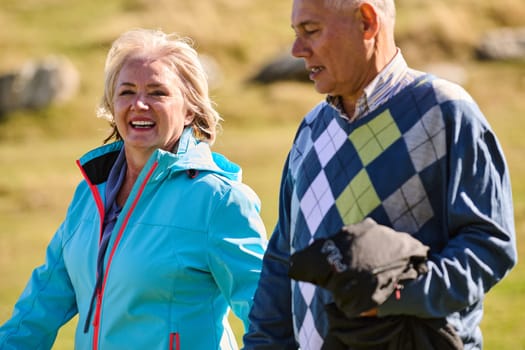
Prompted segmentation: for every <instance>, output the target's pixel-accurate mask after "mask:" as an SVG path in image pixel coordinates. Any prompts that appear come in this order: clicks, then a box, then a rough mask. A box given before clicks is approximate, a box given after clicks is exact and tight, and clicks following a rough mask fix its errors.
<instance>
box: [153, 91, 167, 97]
mask: <svg viewBox="0 0 525 350" xmlns="http://www.w3.org/2000/svg"><path fill="white" fill-rule="evenodd" d="M151 95H153V96H168V94H167V93H166V92H165V91H162V90H154V91H152V92H151Z"/></svg>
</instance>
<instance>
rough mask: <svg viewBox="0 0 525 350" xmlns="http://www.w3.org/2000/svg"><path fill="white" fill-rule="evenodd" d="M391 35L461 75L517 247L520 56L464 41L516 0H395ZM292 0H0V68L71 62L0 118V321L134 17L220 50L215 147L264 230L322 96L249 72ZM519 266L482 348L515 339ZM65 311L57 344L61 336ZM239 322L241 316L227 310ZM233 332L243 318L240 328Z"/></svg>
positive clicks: (45, 234)
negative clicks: (57, 92) (501, 178)
mask: <svg viewBox="0 0 525 350" xmlns="http://www.w3.org/2000/svg"><path fill="white" fill-rule="evenodd" d="M397 3H398V8H399V10H398V12H399V15H398V33H397V35H398V40H399V45H400V47H401V48H402V50H403V52H404V54H405V56H406V58H407V59H408V61H409V62H410V63H411V64H412V65H413V66H414V67H415V68H421V69H424V68H425V67H426V66H427V64H428V63H432V62H448V63H454V64H458V65H460V66H461V67H462V68H463V69H464V70H465V72H466V75H467V77H468V79H467V80H466V82H465V87H466V88H467V90H468V91H469V92H470V93H471V94H472V95H473V96H474V98H475V99H476V100H477V101H478V102H479V104H480V106H481V108H482V110H483V111H484V112H485V114H486V116H487V118H488V119H489V121H490V123H491V124H492V126H493V128H494V129H495V130H496V132H497V134H498V136H499V137H500V140H501V142H502V145H503V147H504V150H505V153H506V155H507V158H508V161H509V164H510V169H511V176H512V179H513V192H514V199H515V209H516V227H517V232H518V244H519V249H520V254H521V255H522V254H523V253H524V250H525V243H523V237H524V236H523V235H524V233H523V232H525V180H524V179H525V163H524V162H523V154H524V152H525V138H524V137H523V136H522V134H523V126H522V125H523V122H524V121H525V119H524V115H525V105H524V104H523V101H524V97H525V96H524V95H525V63H524V62H478V61H475V60H474V58H473V57H474V55H473V52H474V47H475V45H476V43H477V41H478V40H479V38H480V37H481V36H482V34H483V33H484V32H485V31H486V30H488V29H491V28H495V27H500V26H523V25H525V21H524V18H525V7H524V6H523V3H522V0H502V1H498V2H494V1H491V0H460V1H458V0H456V1H452V0H442V1H440V2H435V1H425V0H398V1H397ZM290 6H291V1H290V0H288V1H283V0H266V1H263V2H260V1H248V0H199V1H188V0H157V1H148V0H112V1H107V0H104V1H103V0H90V1H81V0H68V1H66V0H0V23H2V31H0V52H3V54H2V55H1V56H0V67H1V68H0V74H1V73H3V72H7V71H10V70H14V69H19V68H20V67H21V65H22V64H23V63H24V62H26V61H28V60H33V59H38V58H42V57H45V56H47V55H50V54H59V55H64V56H67V57H68V58H69V59H71V60H72V61H73V63H74V64H75V66H76V67H77V68H78V69H79V71H80V74H81V85H80V89H79V91H78V93H77V95H76V96H75V98H74V99H72V100H70V101H69V102H67V103H65V104H61V105H55V106H51V107H49V108H46V109H44V110H39V111H20V112H16V113H13V114H11V115H9V116H8V118H6V119H5V120H3V121H1V122H0V170H1V171H0V278H1V281H2V282H1V283H0V323H1V322H3V321H4V320H5V319H6V318H8V317H9V315H10V313H11V309H12V305H13V303H14V301H15V300H16V298H17V297H18V295H19V293H20V291H21V289H22V288H23V286H24V284H25V282H26V280H27V278H28V277H29V274H30V272H31V270H32V268H33V267H34V266H35V265H37V264H40V263H41V261H42V259H43V256H44V249H45V246H46V244H47V242H48V240H49V238H50V237H51V235H52V234H53V233H54V231H55V229H56V227H57V226H58V224H59V223H60V221H61V219H62V218H63V215H64V212H65V210H66V207H67V204H68V201H69V198H70V196H71V194H72V191H73V189H74V187H75V184H76V183H77V181H78V180H79V179H80V176H79V174H78V171H77V169H76V167H75V165H74V160H75V159H77V158H78V157H79V156H80V155H81V154H82V153H83V152H85V151H86V150H87V149H89V148H91V147H93V146H96V145H99V144H100V143H101V141H102V139H103V138H104V137H105V136H106V135H107V125H106V124H105V122H103V121H101V120H98V119H96V118H95V116H94V109H95V105H96V103H97V101H98V98H99V95H100V93H101V91H102V79H103V74H102V69H103V62H104V58H105V54H106V52H107V49H108V48H109V45H110V43H111V41H112V40H113V39H115V37H116V36H117V35H118V34H120V33H121V32H122V31H124V30H127V29H129V28H132V27H149V28H161V29H163V30H165V31H168V32H178V33H180V34H181V35H186V36H190V37H192V38H193V39H194V40H195V42H196V44H197V49H198V50H199V51H200V52H201V53H204V54H207V55H210V56H212V57H213V58H214V59H215V60H216V61H217V63H218V65H219V67H220V70H221V75H222V83H221V84H220V85H219V86H217V87H216V88H215V89H214V90H213V92H212V95H213V97H214V99H215V101H216V102H217V105H218V109H219V111H220V112H221V114H222V115H223V117H224V119H225V122H224V124H223V127H224V132H223V134H222V135H221V137H220V138H219V140H218V141H217V144H216V147H215V148H216V150H217V151H220V152H223V153H225V154H227V155H228V156H229V157H230V158H231V159H233V160H234V161H236V162H238V163H239V164H241V165H242V166H243V168H244V177H245V181H246V182H247V183H248V184H250V185H251V186H252V187H253V188H254V189H255V190H256V191H257V192H258V194H259V195H260V197H261V199H262V202H263V211H262V215H263V218H264V220H265V222H266V225H267V228H268V231H271V229H272V226H273V224H274V222H275V219H276V212H277V189H278V182H279V176H280V172H281V167H282V163H283V161H284V158H285V156H286V152H287V149H288V147H289V145H290V143H291V140H292V137H293V134H294V132H295V128H296V126H297V124H298V122H299V120H300V119H301V117H302V116H303V115H304V113H305V112H306V111H307V110H309V109H310V108H311V107H312V106H313V105H314V104H316V103H317V102H318V101H319V100H320V99H321V98H322V96H319V95H318V94H316V93H315V92H314V91H313V89H312V87H311V86H310V84H308V83H302V84H301V83H292V82H284V83H278V84H273V85H271V86H254V85H250V84H247V83H246V79H247V78H248V77H249V76H251V75H252V74H253V73H254V72H255V71H256V70H257V68H258V67H260V65H261V64H262V63H263V62H265V61H266V60H268V59H270V58H272V57H273V56H274V55H276V54H278V53H281V52H282V51H284V50H286V49H287V48H288V46H289V45H290V43H291V41H292V40H293V32H292V31H291V29H290V26H289V12H290ZM523 309H525V268H524V266H523V264H522V263H521V262H520V264H519V265H518V267H517V268H516V269H515V270H513V271H512V273H511V274H510V275H509V276H508V277H507V278H506V279H505V280H504V281H503V282H502V283H501V284H499V285H498V286H496V287H495V288H494V289H493V290H492V291H490V292H489V293H488V295H487V303H486V313H485V317H484V320H483V324H482V325H483V331H484V334H485V341H486V347H485V348H486V349H489V350H492V349H494V350H505V349H508V350H511V349H512V350H515V349H525V334H524V333H523V331H522V327H523V324H524V322H525V316H523V313H522V312H521V310H523ZM72 326H73V324H71V325H69V326H68V327H66V328H65V329H64V330H63V331H62V332H61V333H60V336H59V339H58V341H57V344H56V347H55V349H71V348H72V346H71V344H72V338H73V331H72V328H73V327H72ZM237 326H238V324H237ZM238 333H239V335H240V330H239V331H238Z"/></svg>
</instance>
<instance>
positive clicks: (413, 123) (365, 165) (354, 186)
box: [288, 76, 469, 350]
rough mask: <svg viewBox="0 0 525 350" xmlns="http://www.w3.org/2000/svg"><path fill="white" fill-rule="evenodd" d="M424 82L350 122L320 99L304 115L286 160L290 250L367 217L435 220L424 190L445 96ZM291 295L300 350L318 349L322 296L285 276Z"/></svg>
mask: <svg viewBox="0 0 525 350" xmlns="http://www.w3.org/2000/svg"><path fill="white" fill-rule="evenodd" d="M426 79H429V76H424V77H420V78H419V79H418V80H417V81H416V82H414V85H418V86H417V87H414V88H408V89H405V90H404V91H403V92H401V93H399V94H398V95H396V96H395V97H394V98H393V99H392V100H391V101H390V102H389V103H387V104H386V105H384V106H383V107H381V108H379V109H378V110H376V111H374V112H373V113H371V114H370V115H368V116H365V117H363V118H361V119H359V120H358V121H356V122H353V123H348V122H347V121H346V120H344V119H343V118H341V117H339V115H338V113H337V111H335V109H333V108H332V107H331V106H329V105H328V104H326V103H321V104H319V105H318V106H317V107H316V108H315V109H314V110H313V111H312V112H311V113H310V114H309V115H308V116H307V117H306V118H305V120H304V122H303V124H302V125H301V127H300V129H299V132H298V134H297V137H296V140H295V144H294V147H293V149H292V152H291V153H290V158H289V169H288V174H289V176H290V177H291V179H290V181H291V183H293V189H294V190H293V194H292V203H291V220H290V222H291V223H292V227H291V247H292V253H293V252H294V251H296V250H300V249H303V248H305V247H306V246H308V245H309V244H310V243H311V242H312V241H313V240H314V239H316V238H321V237H325V236H328V235H331V234H333V233H335V232H337V231H338V230H339V229H340V228H341V226H343V225H347V224H352V223H356V222H358V221H361V220H362V219H364V218H365V217H367V216H370V217H373V218H374V219H376V221H378V222H380V223H382V224H385V225H389V226H391V227H393V228H394V229H397V230H402V231H406V232H410V233H412V234H417V232H418V231H420V229H421V228H422V227H423V226H424V225H426V224H431V222H432V220H435V218H434V217H435V212H434V209H433V208H434V206H433V205H432V203H431V200H430V199H429V198H430V197H431V196H429V193H428V192H429V191H431V188H432V185H433V181H432V176H433V174H434V175H435V173H436V172H438V173H442V169H443V167H444V166H445V165H444V164H443V162H444V161H445V156H446V132H445V122H444V115H443V109H442V104H444V103H447V102H449V101H448V99H446V100H441V97H440V94H439V93H436V91H435V89H434V88H435V85H434V84H438V83H437V80H434V81H426ZM440 88H443V87H440ZM447 88H448V87H447ZM452 95H453V96H461V97H460V99H461V98H463V97H464V98H465V99H469V97H468V96H467V95H465V96H463V95H461V94H457V93H454V94H452ZM449 96H451V95H449ZM430 175H432V176H430ZM292 295H293V314H294V327H295V333H296V338H297V341H298V342H299V344H300V346H301V350H309V349H316V350H317V349H320V347H321V346H322V342H323V340H322V337H323V335H324V334H326V331H327V320H326V318H325V314H324V304H325V303H328V302H330V301H331V300H330V296H329V294H328V293H327V292H326V291H324V290H322V289H319V288H316V287H315V286H314V285H311V284H308V283H302V282H296V281H292Z"/></svg>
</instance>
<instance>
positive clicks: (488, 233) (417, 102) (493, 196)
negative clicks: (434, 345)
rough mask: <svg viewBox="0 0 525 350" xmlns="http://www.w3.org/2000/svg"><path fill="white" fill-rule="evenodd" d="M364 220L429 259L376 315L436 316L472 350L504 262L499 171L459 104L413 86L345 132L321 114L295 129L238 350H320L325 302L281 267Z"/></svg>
mask: <svg viewBox="0 0 525 350" xmlns="http://www.w3.org/2000/svg"><path fill="white" fill-rule="evenodd" d="M365 217H371V218H373V219H374V220H376V221H377V222H378V223H380V224H383V225H387V226H390V227H392V228H394V229H395V230H398V231H405V232H409V233H411V234H412V235H413V236H414V237H416V238H417V239H419V240H420V241H422V242H423V243H424V244H426V245H428V246H429V247H430V248H431V253H430V260H429V263H428V265H429V273H427V274H426V275H425V276H422V277H421V278H420V279H418V280H417V281H414V282H410V283H408V284H407V285H405V286H404V289H403V291H402V296H401V299H400V300H396V299H395V298H390V299H389V300H388V301H387V302H386V303H385V304H383V305H382V306H381V307H380V308H379V315H380V316H385V315H395V314H409V315H415V316H418V317H446V316H447V317H448V320H449V322H451V323H452V324H453V326H454V327H455V328H456V330H457V331H458V334H459V335H460V337H461V338H462V341H463V342H464V343H465V349H480V348H481V344H482V339H481V334H480V331H479V327H478V325H479V322H480V320H481V317H482V300H483V296H484V294H485V293H486V292H487V291H488V290H489V289H490V288H491V287H492V286H493V285H494V284H495V283H496V282H497V281H499V280H500V279H501V278H502V277H503V276H504V275H505V274H506V273H507V272H508V270H509V269H510V268H511V267H512V266H513V265H514V264H515V262H516V247H515V238H514V236H515V233H514V222H513V208H512V196H511V187H510V180H509V174H508V169H507V165H506V163H505V160H504V157H503V154H502V151H501V148H500V146H499V144H498V141H497V139H496V137H495V135H494V134H493V132H492V131H491V129H490V126H489V125H488V123H487V121H486V120H485V118H484V117H483V115H482V113H481V112H480V111H479V109H478V107H477V105H476V104H475V103H474V101H473V100H472V99H471V97H470V96H469V95H468V94H467V93H466V92H465V91H464V90H463V89H462V88H461V87H459V86H458V85H456V84H453V83H450V82H447V81H444V80H441V79H436V78H434V77H432V76H430V75H421V76H420V77H418V78H417V79H416V80H415V81H414V82H413V83H412V84H411V85H409V86H408V87H407V88H405V89H404V90H402V91H401V92H400V93H398V94H397V95H395V96H394V97H393V98H392V99H390V101H388V102H387V103H386V104H385V105H383V106H382V107H379V108H378V109H376V110H375V111H373V112H372V113H370V114H369V115H366V116H364V117H362V118H360V119H358V120H357V121H355V122H352V123H349V122H348V121H347V120H345V119H343V118H341V117H340V115H339V114H338V112H337V111H336V110H335V109H334V108H333V107H332V106H331V105H329V104H327V103H326V102H322V103H320V104H319V105H317V106H316V107H315V108H314V109H313V110H312V111H311V112H310V113H309V114H308V115H307V116H306V117H305V119H304V120H303V122H302V124H301V125H300V127H299V130H298V132H297V135H296V138H295V141H294V144H293V147H292V149H291V151H290V153H289V155H288V158H287V161H286V164H285V167H284V171H283V178H282V183H281V191H280V209H279V221H278V223H277V226H276V228H275V231H274V233H273V234H272V237H271V240H270V244H269V246H268V249H267V252H266V255H265V258H264V266H263V271H262V274H261V277H260V283H259V288H258V290H257V292H256V295H255V301H254V306H253V308H252V312H251V314H250V322H251V328H250V332H249V333H248V334H247V335H246V336H245V338H244V343H245V349H276V348H279V349H297V348H298V347H300V349H301V350H309V349H312V350H314V349H315V350H318V349H320V348H321V346H322V343H323V337H324V336H325V335H326V333H327V330H328V324H327V318H326V314H325V311H324V305H325V304H327V303H330V302H331V301H332V300H331V296H330V294H329V293H328V292H327V291H326V290H323V289H321V288H317V287H315V286H314V285H312V284H309V283H303V282H296V281H294V280H290V279H289V278H288V277H287V269H288V265H287V264H288V258H289V256H290V254H292V253H294V252H295V251H297V250H301V249H303V248H305V247H307V246H308V245H309V244H310V243H312V241H313V240H314V239H317V238H321V237H326V236H329V235H332V234H334V233H336V232H337V231H339V229H340V228H341V227H342V226H343V225H348V224H352V223H356V222H359V221H361V220H362V219H364V218H365Z"/></svg>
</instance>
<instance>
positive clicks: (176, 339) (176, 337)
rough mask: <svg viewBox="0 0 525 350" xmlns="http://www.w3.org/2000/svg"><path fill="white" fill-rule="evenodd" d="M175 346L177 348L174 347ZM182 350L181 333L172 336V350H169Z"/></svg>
mask: <svg viewBox="0 0 525 350" xmlns="http://www.w3.org/2000/svg"><path fill="white" fill-rule="evenodd" d="M174 345H175V347H173V346H174ZM174 349H175V350H180V337H179V333H171V334H170V348H169V350H174Z"/></svg>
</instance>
